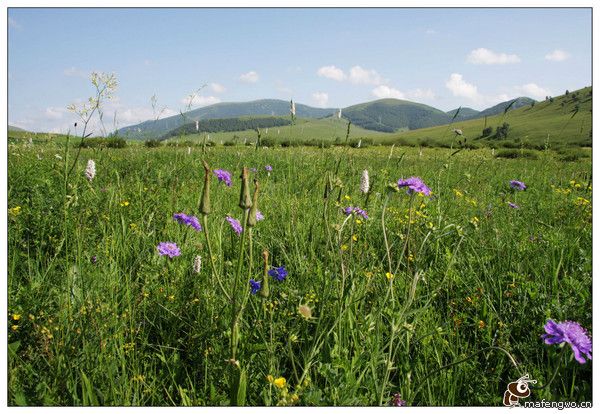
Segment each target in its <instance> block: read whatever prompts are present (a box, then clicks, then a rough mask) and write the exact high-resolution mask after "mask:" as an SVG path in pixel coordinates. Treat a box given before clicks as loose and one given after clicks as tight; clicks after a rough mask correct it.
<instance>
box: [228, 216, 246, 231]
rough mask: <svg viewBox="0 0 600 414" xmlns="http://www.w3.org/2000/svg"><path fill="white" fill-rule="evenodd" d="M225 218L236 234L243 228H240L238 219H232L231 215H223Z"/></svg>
mask: <svg viewBox="0 0 600 414" xmlns="http://www.w3.org/2000/svg"><path fill="white" fill-rule="evenodd" d="M225 220H227V221H228V222H229V224H230V225H231V228H232V229H233V231H235V232H236V233H237V235H238V236H239V235H240V234H241V233H242V231H243V230H244V229H243V228H242V225H241V224H240V222H239V221H238V220H236V219H234V218H233V217H231V216H227V217H225Z"/></svg>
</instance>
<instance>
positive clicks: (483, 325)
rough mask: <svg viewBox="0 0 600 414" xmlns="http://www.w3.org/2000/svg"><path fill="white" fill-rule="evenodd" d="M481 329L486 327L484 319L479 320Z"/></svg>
mask: <svg viewBox="0 0 600 414" xmlns="http://www.w3.org/2000/svg"><path fill="white" fill-rule="evenodd" d="M478 325H479V329H483V328H485V322H484V321H479V324H478Z"/></svg>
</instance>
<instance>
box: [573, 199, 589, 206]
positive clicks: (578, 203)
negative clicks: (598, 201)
mask: <svg viewBox="0 0 600 414" xmlns="http://www.w3.org/2000/svg"><path fill="white" fill-rule="evenodd" d="M589 203H590V201H589V200H586V199H585V198H583V197H577V199H576V200H575V205H578V206H584V205H586V204H589Z"/></svg>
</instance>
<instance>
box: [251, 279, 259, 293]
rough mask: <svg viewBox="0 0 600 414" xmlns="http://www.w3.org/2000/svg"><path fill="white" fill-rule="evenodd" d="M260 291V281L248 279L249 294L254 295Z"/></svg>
mask: <svg viewBox="0 0 600 414" xmlns="http://www.w3.org/2000/svg"><path fill="white" fill-rule="evenodd" d="M259 290H260V280H254V279H250V293H252V294H253V295H256V294H257V293H258V291H259Z"/></svg>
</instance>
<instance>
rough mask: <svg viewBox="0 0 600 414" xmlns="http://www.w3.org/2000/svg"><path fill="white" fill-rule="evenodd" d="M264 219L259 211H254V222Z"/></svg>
mask: <svg viewBox="0 0 600 414" xmlns="http://www.w3.org/2000/svg"><path fill="white" fill-rule="evenodd" d="M264 219H265V216H263V213H261V212H260V210H256V221H261V220H264Z"/></svg>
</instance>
